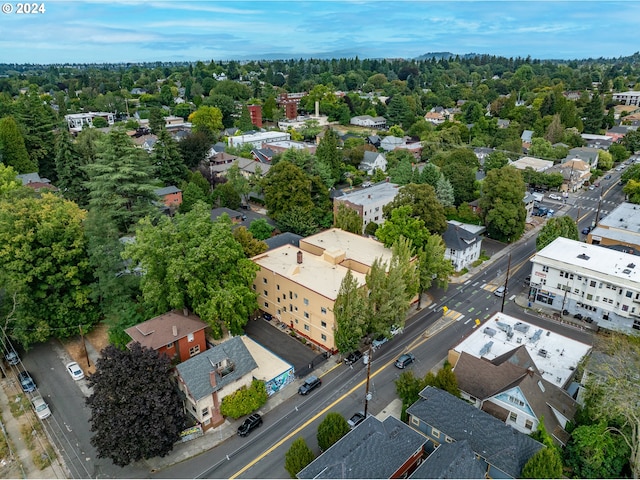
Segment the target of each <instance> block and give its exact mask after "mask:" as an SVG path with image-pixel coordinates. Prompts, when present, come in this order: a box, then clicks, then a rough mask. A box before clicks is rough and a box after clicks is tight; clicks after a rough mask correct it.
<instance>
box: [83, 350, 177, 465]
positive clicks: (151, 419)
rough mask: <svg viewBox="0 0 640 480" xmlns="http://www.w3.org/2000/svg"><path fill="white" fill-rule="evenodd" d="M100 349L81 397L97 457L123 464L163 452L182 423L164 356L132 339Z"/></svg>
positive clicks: (173, 384) (170, 445) (175, 440)
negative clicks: (87, 390) (88, 391)
mask: <svg viewBox="0 0 640 480" xmlns="http://www.w3.org/2000/svg"><path fill="white" fill-rule="evenodd" d="M101 353H102V354H101V356H100V358H99V359H98V362H97V364H96V367H97V369H96V372H95V373H94V374H93V375H91V376H90V377H89V379H88V382H89V385H90V386H91V387H92V388H93V393H92V394H91V396H90V397H89V398H88V399H87V405H88V406H89V408H90V409H91V418H90V419H89V421H90V422H91V431H92V432H93V434H94V435H93V437H91V444H92V445H93V446H94V447H95V448H96V450H97V451H98V457H99V458H110V459H111V460H112V461H113V463H115V464H116V465H118V466H120V467H124V466H126V465H129V464H130V463H132V462H136V461H139V460H142V459H149V458H153V457H156V456H165V455H166V454H167V453H169V452H170V451H171V450H173V446H174V444H175V443H176V442H177V441H178V440H179V439H180V432H181V431H182V429H184V427H185V413H184V408H183V406H182V401H181V399H180V394H179V392H178V389H177V388H176V387H175V383H174V381H173V374H172V370H173V369H172V367H171V361H170V360H169V357H167V356H166V355H162V354H159V353H158V352H157V351H156V350H153V349H151V348H146V347H142V346H140V344H139V343H137V342H136V343H134V344H133V345H132V346H131V348H129V349H125V350H118V349H117V348H115V347H114V346H112V345H109V346H107V347H106V348H105V349H104V350H102V352H101Z"/></svg>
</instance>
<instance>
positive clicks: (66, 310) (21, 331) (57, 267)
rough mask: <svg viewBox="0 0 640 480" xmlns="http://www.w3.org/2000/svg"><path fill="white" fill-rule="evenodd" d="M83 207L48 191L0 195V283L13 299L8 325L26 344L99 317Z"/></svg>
mask: <svg viewBox="0 0 640 480" xmlns="http://www.w3.org/2000/svg"><path fill="white" fill-rule="evenodd" d="M85 213H86V212H85V211H83V210H81V209H80V208H79V207H78V206H77V205H76V204H75V203H73V202H70V201H68V200H64V199H62V198H60V197H57V196H55V195H53V194H51V193H45V194H43V195H42V196H41V197H40V198H35V197H32V196H25V197H23V198H16V197H15V196H13V195H10V196H4V197H1V198H0V245H2V249H0V285H1V286H2V288H3V289H4V290H5V292H6V294H7V297H9V298H10V297H13V296H14V295H15V298H16V300H17V305H16V310H15V312H14V315H13V317H12V318H11V319H10V321H9V324H8V325H7V329H6V331H7V332H8V333H9V335H10V336H11V337H12V338H14V339H15V340H17V341H18V342H20V343H21V344H22V345H24V346H25V347H27V346H29V345H30V344H32V343H35V342H44V341H46V340H47V339H49V338H50V337H56V338H66V337H69V336H71V335H76V334H77V333H78V325H84V326H85V328H86V327H90V326H92V325H94V324H95V323H96V322H97V320H98V309H97V306H96V304H95V303H94V302H93V301H92V300H91V288H90V283H91V273H92V272H91V268H90V266H89V260H88V256H87V245H86V240H85V237H84V231H83V222H84V219H85Z"/></svg>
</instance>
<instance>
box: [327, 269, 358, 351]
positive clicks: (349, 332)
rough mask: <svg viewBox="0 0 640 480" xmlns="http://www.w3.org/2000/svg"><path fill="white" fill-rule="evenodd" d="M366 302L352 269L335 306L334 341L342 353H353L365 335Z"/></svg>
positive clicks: (346, 276)
mask: <svg viewBox="0 0 640 480" xmlns="http://www.w3.org/2000/svg"><path fill="white" fill-rule="evenodd" d="M365 302H366V299H365V296H364V291H363V289H362V288H361V286H360V284H359V282H358V280H357V278H356V277H355V276H354V274H353V272H352V271H351V269H349V270H347V273H346V274H345V276H344V278H343V279H342V282H341V283H340V291H339V292H338V296H337V297H336V301H335V303H334V306H333V315H334V318H335V323H336V329H335V332H334V341H335V345H336V348H337V349H338V351H339V352H340V353H343V354H344V353H347V352H351V351H353V350H355V349H357V348H358V346H359V344H360V338H362V336H363V334H364V331H363V324H364V320H365V318H364V312H365Z"/></svg>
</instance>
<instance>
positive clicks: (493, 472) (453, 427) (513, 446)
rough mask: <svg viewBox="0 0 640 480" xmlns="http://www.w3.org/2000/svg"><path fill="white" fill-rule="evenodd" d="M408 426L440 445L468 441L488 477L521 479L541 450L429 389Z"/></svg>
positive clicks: (522, 436) (462, 403)
mask: <svg viewBox="0 0 640 480" xmlns="http://www.w3.org/2000/svg"><path fill="white" fill-rule="evenodd" d="M407 415H408V417H409V420H408V424H409V425H410V426H411V427H413V428H414V429H416V430H418V431H419V432H422V433H423V434H425V435H426V436H427V438H428V439H429V440H430V441H431V442H432V443H433V444H434V445H436V446H439V445H441V444H445V443H454V442H461V441H465V440H466V441H467V443H468V444H469V447H470V448H471V450H472V451H473V452H474V454H475V456H476V458H478V459H479V460H482V462H483V468H482V470H483V471H484V473H485V474H484V476H485V477H486V478H520V476H521V475H522V468H523V467H524V465H525V464H526V463H527V462H528V461H529V459H530V458H531V457H533V455H535V454H536V453H537V452H538V451H539V450H540V449H542V448H546V447H545V446H544V445H542V444H541V443H539V442H537V441H536V440H534V439H533V438H531V437H529V436H528V435H525V434H524V433H520V432H519V431H517V430H515V429H513V428H512V427H511V426H508V425H505V424H504V423H503V422H501V421H500V420H498V419H497V418H494V417H492V416H491V415H489V414H488V413H485V412H483V411H482V410H478V409H477V408H475V407H473V406H472V405H469V404H468V403H467V402H466V401H464V400H461V399H459V398H457V397H454V396H453V395H451V394H450V393H448V392H445V391H444V390H440V389H437V388H435V387H431V386H429V387H426V388H425V389H424V390H422V391H421V392H420V399H419V400H418V401H417V402H416V403H414V404H413V405H411V406H410V407H409V408H408V409H407Z"/></svg>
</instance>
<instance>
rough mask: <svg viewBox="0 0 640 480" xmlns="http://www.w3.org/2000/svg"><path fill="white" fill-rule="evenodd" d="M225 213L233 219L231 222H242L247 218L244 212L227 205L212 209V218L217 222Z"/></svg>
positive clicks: (235, 223)
mask: <svg viewBox="0 0 640 480" xmlns="http://www.w3.org/2000/svg"><path fill="white" fill-rule="evenodd" d="M225 214H226V215H227V216H228V217H229V218H230V219H231V223H232V224H234V225H237V224H239V223H242V222H244V221H245V220H246V219H247V216H246V215H245V214H244V213H242V212H238V211H237V210H232V209H230V208H227V207H219V208H214V209H212V210H211V220H212V221H214V222H215V221H216V220H217V219H218V218H220V217H221V216H222V215H225Z"/></svg>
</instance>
